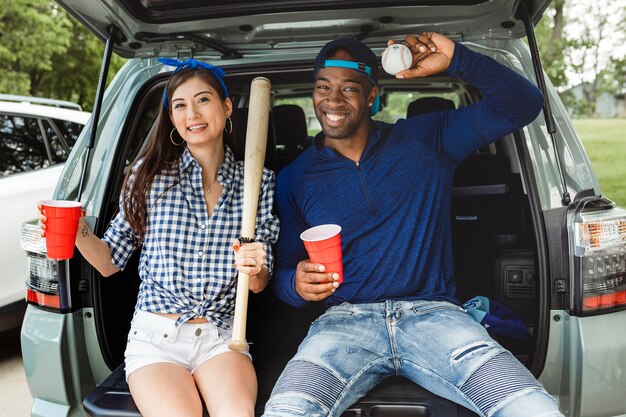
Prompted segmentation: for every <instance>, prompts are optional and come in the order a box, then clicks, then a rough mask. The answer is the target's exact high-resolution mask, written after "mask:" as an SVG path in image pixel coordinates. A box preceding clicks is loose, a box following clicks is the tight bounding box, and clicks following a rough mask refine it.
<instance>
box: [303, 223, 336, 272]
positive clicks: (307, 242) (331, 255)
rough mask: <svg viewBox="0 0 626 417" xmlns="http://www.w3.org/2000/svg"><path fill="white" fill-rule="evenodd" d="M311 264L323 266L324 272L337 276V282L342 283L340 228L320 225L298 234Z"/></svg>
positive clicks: (333, 225) (332, 225) (334, 225)
mask: <svg viewBox="0 0 626 417" xmlns="http://www.w3.org/2000/svg"><path fill="white" fill-rule="evenodd" d="M300 239H302V241H303V242H304V247H305V248H306V250H307V252H308V253H309V258H310V260H311V262H315V263H318V264H323V265H324V266H325V267H326V272H336V273H338V274H339V280H338V282H339V283H341V282H343V263H342V261H341V260H342V255H341V226H339V225H336V224H322V225H320V226H315V227H311V228H310V229H307V230H305V231H304V232H302V234H300Z"/></svg>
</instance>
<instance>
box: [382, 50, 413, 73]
mask: <svg viewBox="0 0 626 417" xmlns="http://www.w3.org/2000/svg"><path fill="white" fill-rule="evenodd" d="M382 61H383V69H384V70H385V71H386V72H387V74H391V75H396V74H397V73H398V72H400V71H403V70H405V69H409V68H411V64H412V63H413V55H411V50H410V49H409V48H408V47H407V46H406V45H402V44H401V43H394V44H393V45H391V46H388V47H387V49H385V51H384V52H383V58H382Z"/></svg>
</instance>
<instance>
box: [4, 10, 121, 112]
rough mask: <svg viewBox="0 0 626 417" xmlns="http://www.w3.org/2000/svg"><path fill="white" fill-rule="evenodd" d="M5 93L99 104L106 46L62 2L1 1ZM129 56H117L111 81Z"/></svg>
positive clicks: (83, 103) (82, 103)
mask: <svg viewBox="0 0 626 417" xmlns="http://www.w3.org/2000/svg"><path fill="white" fill-rule="evenodd" d="M0 40H1V41H2V42H1V43H0V71H2V77H0V92H1V93H9V94H20V95H30V96H40V97H47V98H57V99H62V100H69V101H73V102H76V103H79V104H81V105H82V106H83V108H84V109H85V110H91V108H92V107H93V101H94V96H95V92H96V86H97V82H98V78H99V72H100V64H101V60H102V55H103V51H104V45H103V44H102V43H101V42H100V41H99V40H98V39H97V38H96V37H95V36H94V35H92V34H91V33H89V32H87V31H86V29H84V28H83V27H82V25H81V24H80V23H78V22H77V21H76V20H74V19H72V18H70V17H69V16H68V14H67V13H66V12H65V11H64V10H63V9H62V8H60V7H59V6H58V5H57V4H56V3H54V2H51V1H47V0H0ZM123 63H124V60H123V59H121V58H119V57H117V56H115V55H114V56H113V58H112V59H111V67H110V69H109V80H110V79H111V78H112V77H113V75H114V74H115V73H116V72H117V70H118V69H119V68H120V67H121V66H122V64H123Z"/></svg>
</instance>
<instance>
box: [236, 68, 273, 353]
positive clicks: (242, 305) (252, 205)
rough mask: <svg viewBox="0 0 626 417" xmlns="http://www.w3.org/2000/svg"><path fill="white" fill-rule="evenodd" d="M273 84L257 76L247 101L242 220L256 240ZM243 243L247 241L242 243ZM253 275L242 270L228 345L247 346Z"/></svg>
mask: <svg viewBox="0 0 626 417" xmlns="http://www.w3.org/2000/svg"><path fill="white" fill-rule="evenodd" d="M270 88H271V83H270V80H268V79H267V78H265V77H257V78H255V79H254V80H252V83H251V84H250V102H249V104H248V127H247V129H246V151H245V157H244V170H243V217H242V219H241V237H242V238H243V239H242V240H245V241H252V240H254V229H255V226H256V212H257V206H258V205H259V192H260V190H261V181H262V179H263V162H264V161H265V148H266V146H267V127H268V123H269V115H270ZM242 243H244V242H242ZM249 285H250V277H249V276H248V274H244V273H243V272H239V278H238V281H237V298H236V299H235V318H234V320H233V337H232V340H231V342H230V343H229V344H228V347H229V348H230V349H231V350H237V351H243V350H246V348H247V347H248V342H247V341H246V318H247V310H248V292H249V291H250V289H249Z"/></svg>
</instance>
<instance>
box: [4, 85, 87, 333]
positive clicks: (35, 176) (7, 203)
mask: <svg viewBox="0 0 626 417" xmlns="http://www.w3.org/2000/svg"><path fill="white" fill-rule="evenodd" d="M89 116H90V113H88V112H84V111H82V109H81V108H80V106H79V105H77V104H74V103H70V102H65V101H60V100H51V99H41V98H33V97H22V96H13V95H5V94H0V219H1V220H0V236H2V239H1V240H0V265H2V271H1V272H0V331H3V330H7V329H10V328H12V327H17V326H19V325H20V324H21V320H22V316H23V314H24V311H25V309H26V302H25V301H24V295H25V281H24V279H23V277H26V276H27V275H26V274H27V271H28V269H27V258H26V254H25V253H24V251H23V250H22V249H21V248H20V232H21V225H22V222H23V221H24V220H27V219H29V218H32V217H33V216H34V215H36V212H37V208H36V203H37V201H39V200H43V199H49V198H52V195H53V193H54V189H55V187H56V185H57V182H58V180H59V177H60V175H61V171H62V170H63V164H64V162H65V160H66V159H67V157H68V155H69V153H70V151H71V150H72V147H73V146H74V143H75V142H76V139H77V138H78V135H79V134H80V132H81V130H82V128H83V126H84V125H85V124H86V123H87V120H88V119H89ZM16 277H20V278H22V279H16Z"/></svg>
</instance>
